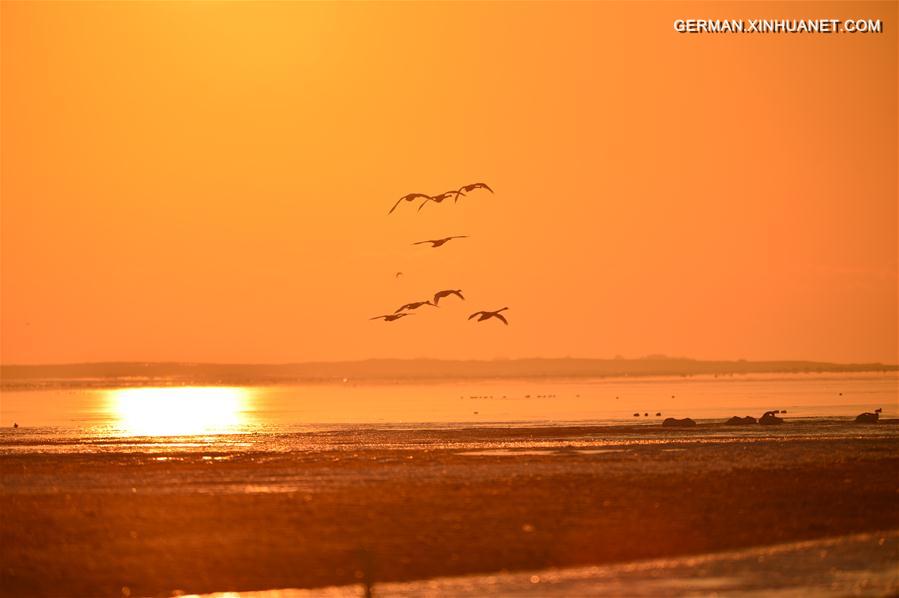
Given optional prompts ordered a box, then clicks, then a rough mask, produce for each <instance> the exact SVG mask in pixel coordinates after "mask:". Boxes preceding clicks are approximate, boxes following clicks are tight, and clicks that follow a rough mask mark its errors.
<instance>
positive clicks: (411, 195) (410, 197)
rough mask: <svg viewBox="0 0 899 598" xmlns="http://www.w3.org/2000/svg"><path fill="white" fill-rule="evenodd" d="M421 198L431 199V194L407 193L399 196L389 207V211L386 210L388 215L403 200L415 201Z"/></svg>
mask: <svg viewBox="0 0 899 598" xmlns="http://www.w3.org/2000/svg"><path fill="white" fill-rule="evenodd" d="M422 198H424V199H425V200H429V199H431V196H430V195H428V194H427V193H409V194H408V195H404V196H402V197H401V198H399V199H398V200H396V203H395V204H393V207H392V208H390V211H389V212H387V214H388V215H390V214H393V211H394V210H395V209H396V207H397V206H398V205H400V204H401V203H403V202H404V201H415V200H416V199H422Z"/></svg>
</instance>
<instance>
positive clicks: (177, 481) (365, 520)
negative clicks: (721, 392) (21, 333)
mask: <svg viewBox="0 0 899 598" xmlns="http://www.w3.org/2000/svg"><path fill="white" fill-rule="evenodd" d="M893 429H894V430H895V427H893ZM603 433H604V430H601V429H590V428H584V427H579V428H570V429H560V428H546V429H540V428H530V429H524V430H523V429H512V430H487V431H483V430H482V431H454V432H447V433H445V434H444V435H443V436H441V437H439V438H438V441H437V442H433V434H431V435H430V438H431V441H429V442H428V443H425V444H426V446H427V447H428V448H421V446H415V447H414V448H392V449H389V450H384V449H380V448H377V447H378V446H385V445H388V446H400V447H402V445H403V444H406V443H408V444H410V445H416V444H417V443H415V442H409V439H410V437H414V435H415V433H414V432H386V433H385V432H378V433H372V434H371V435H370V437H367V436H366V434H365V433H361V434H355V435H354V437H353V438H348V439H347V442H346V444H345V445H344V446H343V448H339V449H338V448H334V443H333V442H332V443H330V444H328V448H326V449H322V450H306V451H286V452H274V451H272V452H265V451H254V452H245V453H241V452H222V453H216V452H215V451H205V452H196V451H191V452H178V451H177V450H175V451H174V452H173V451H172V450H167V451H166V452H165V453H159V452H153V451H152V450H148V451H146V452H110V453H105V454H77V453H76V454H37V453H28V452H23V453H21V454H19V453H5V454H2V455H0V474H2V489H0V490H2V492H0V518H2V519H0V568H2V570H0V575H2V577H0V591H2V595H4V596H31V595H37V596H86V595H97V596H121V595H122V588H123V587H126V588H128V591H129V592H130V593H131V594H132V595H169V594H171V593H172V592H174V591H178V590H180V591H185V592H192V593H193V592H197V593H200V592H211V591H224V590H254V589H255V590H258V589H266V588H279V587H280V588H284V587H294V588H302V587H317V586H327V585H341V584H347V583H354V582H356V581H358V579H359V577H360V576H363V575H370V576H371V577H373V579H374V580H375V581H376V582H388V581H402V580H411V579H423V578H429V577H436V576H452V575H460V574H470V573H486V572H495V571H516V570H532V569H541V568H547V567H570V566H581V565H593V564H603V563H614V562H622V561H631V560H636V559H650V558H659V557H666V556H677V555H686V554H698V553H708V552H714V551H719V550H733V549H738V548H744V547H751V546H760V545H766V544H775V543H781V542H789V541H798V540H809V539H815V538H823V537H828V536H836V535H842V534H850V533H857V532H867V531H875V530H887V529H895V528H899V455H897V454H896V450H895V447H896V439H897V436H896V435H895V434H893V433H890V434H887V435H886V436H878V437H859V438H852V437H848V438H827V439H814V438H808V437H803V438H796V439H793V438H783V437H771V438H764V437H756V438H752V439H743V440H740V441H736V442H727V441H720V442H708V441H706V440H700V439H692V438H691V437H690V436H689V435H684V436H683V437H672V438H671V439H670V440H669V441H668V442H661V443H649V444H640V443H636V444H631V445H629V446H628V447H626V448H620V449H614V448H611V449H602V448H592V449H591V448H586V449H585V448H578V447H579V446H580V444H579V441H581V440H583V439H585V438H595V437H596V436H598V435H601V434H603ZM482 437H483V438H482ZM391 438H393V442H388V441H389V440H390V439H391ZM479 438H480V439H481V440H482V441H483V442H481V444H483V446H482V447H481V448H479V449H477V448H475V449H473V448H472V446H477V445H478V443H479V440H478V439H479ZM535 440H537V441H539V442H540V443H541V444H540V446H541V448H540V449H533V448H521V445H520V444H517V443H521V442H523V441H535ZM418 444H420V443H418Z"/></svg>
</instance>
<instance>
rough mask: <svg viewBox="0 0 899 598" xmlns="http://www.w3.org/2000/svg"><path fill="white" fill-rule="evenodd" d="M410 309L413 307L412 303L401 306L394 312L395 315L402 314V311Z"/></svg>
mask: <svg viewBox="0 0 899 598" xmlns="http://www.w3.org/2000/svg"><path fill="white" fill-rule="evenodd" d="M410 307H412V304H411V303H407V304H406V305H403V306H401V307H400V308H399V309H397V310H396V311H395V312H393V313H395V314H398V313H400V312H401V311H403V310H404V309H409V308H410Z"/></svg>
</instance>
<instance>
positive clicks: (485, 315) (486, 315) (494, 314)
mask: <svg viewBox="0 0 899 598" xmlns="http://www.w3.org/2000/svg"><path fill="white" fill-rule="evenodd" d="M507 309H509V308H508V307H504V308H502V309H498V310H496V311H476V312H474V313H473V314H471V315H470V316H468V319H469V320H470V319H472V318H474V317H475V316H480V317H479V318H478V322H483V321H484V320H489V319H490V318H496V319H497V320H499V321H501V322H502V323H503V324H505V325H506V326H508V325H509V321H508V320H506V318H504V317H503V314H501V313H500V312H501V311H506V310H507Z"/></svg>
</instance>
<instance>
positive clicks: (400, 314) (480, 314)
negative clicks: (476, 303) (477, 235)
mask: <svg viewBox="0 0 899 598" xmlns="http://www.w3.org/2000/svg"><path fill="white" fill-rule="evenodd" d="M478 189H483V190H485V191H489V192H490V193H493V189H491V188H490V187H489V186H488V185H487V184H486V183H472V184H470V185H463V186H462V187H459V188H458V189H455V190H452V191H444V192H443V193H440V194H438V195H428V194H427V193H409V194H408V195H404V196H402V197H401V198H399V199H398V200H397V202H396V203H395V204H393V207H392V208H390V211H388V212H387V214H388V215H390V214H392V213H393V211H394V210H396V209H397V207H398V206H399V205H400V204H401V203H403V202H414V201H416V200H423V201H422V202H421V204H420V205H419V206H418V211H421V209H422V208H423V207H425V206H426V205H427V204H428V203H430V202H434V203H441V202H443V201H444V200H446V199H449V198H453V203H455V202H457V201H459V198H461V197H462V196H464V195H467V194H468V193H471V192H472V191H476V190H478ZM466 238H468V235H453V236H450V237H443V238H441V239H427V240H425V241H416V242H415V243H413V245H424V244H427V243H430V244H431V248H437V247H441V246H443V245H445V244H446V243H449V242H450V241H452V240H453V239H466ZM400 274H402V272H397V274H396V275H397V277H399V276H400ZM450 295H456V296H457V297H459V299H462V300H463V301H464V300H465V297H464V296H463V295H462V289H445V290H442V291H437V292H436V293H434V297H433V298H431V299H427V300H425V301H413V302H411V303H406V304H405V305H401V306H400V307H399V308H397V310H396V311H395V312H393V313H392V314H384V315H381V316H375V317H373V318H369V319H370V320H384V321H385V322H395V321H396V320H399V319H401V318H405V317H406V316H414V315H415V314H414V313H411V312H412V311H413V310H416V309H418V308H420V307H423V306H425V305H429V306H431V307H440V305H439V304H440V300H441V299H443V298H445V297H449V296H450ZM507 309H509V308H508V307H503V308H502V309H497V310H494V311H476V312H474V313H473V314H471V315H470V316H468V319H469V320H471V319H472V318H477V321H478V322H482V321H484V320H489V319H490V318H496V319H497V320H499V321H501V322H502V323H503V324H506V325H508V324H509V321H508V320H506V318H505V316H503V314H502V312H504V311H506V310H507Z"/></svg>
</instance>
